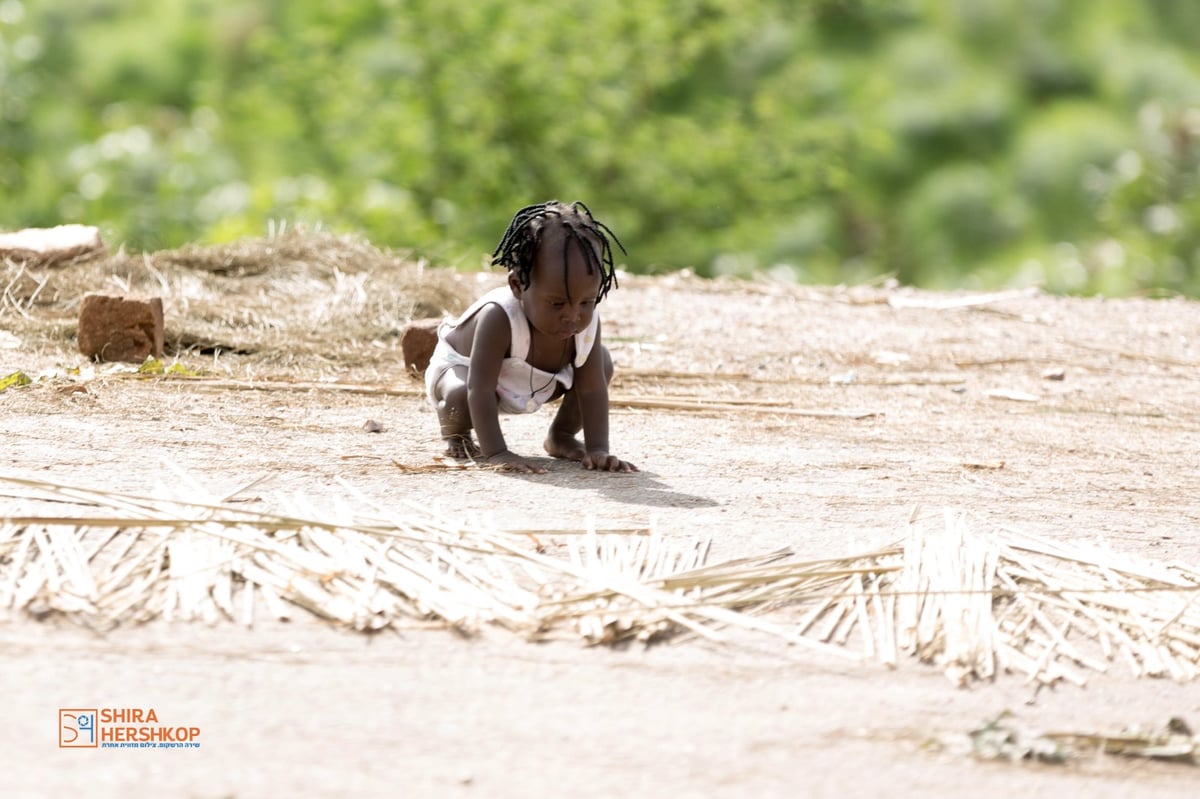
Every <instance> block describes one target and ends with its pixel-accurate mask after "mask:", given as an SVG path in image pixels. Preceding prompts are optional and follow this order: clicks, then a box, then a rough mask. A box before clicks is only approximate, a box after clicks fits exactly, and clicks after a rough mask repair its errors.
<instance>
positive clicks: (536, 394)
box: [426, 285, 600, 413]
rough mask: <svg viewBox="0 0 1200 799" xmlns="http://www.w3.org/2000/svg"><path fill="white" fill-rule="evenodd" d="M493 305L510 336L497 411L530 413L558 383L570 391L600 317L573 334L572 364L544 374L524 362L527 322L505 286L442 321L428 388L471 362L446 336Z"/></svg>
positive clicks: (544, 400)
mask: <svg viewBox="0 0 1200 799" xmlns="http://www.w3.org/2000/svg"><path fill="white" fill-rule="evenodd" d="M493 303H494V304H496V305H499V306H500V307H501V308H503V309H504V313H505V314H506V315H507V316H508V326H509V329H510V330H511V333H512V343H511V344H509V348H508V357H506V358H505V359H504V362H503V363H502V364H501V365H500V377H499V379H498V380H497V382H496V396H497V398H498V399H499V402H500V410H501V411H502V412H504V413H533V412H534V411H536V410H537V409H538V408H540V407H542V405H543V404H545V403H546V401H548V400H549V399H550V397H551V396H553V394H554V390H555V383H561V384H562V387H563V389H564V390H567V389H570V388H571V386H572V385H573V384H574V382H575V367H577V366H583V364H584V363H585V362H586V361H587V359H588V356H589V355H590V354H591V352H592V347H593V345H594V344H595V343H596V330H597V329H598V328H599V326H600V315H599V314H592V320H591V322H590V323H588V326H587V328H586V329H584V331H583V332H582V333H576V334H575V358H574V361H573V362H572V363H569V364H567V365H566V366H564V367H563V368H562V369H560V370H559V371H557V372H546V371H544V370H542V369H538V368H537V367H535V366H533V365H531V364H530V363H529V362H528V361H526V360H525V359H526V358H527V357H529V343H530V333H529V321H528V320H527V319H526V318H525V312H524V311H523V310H521V301H520V300H518V299H517V298H516V297H514V296H513V293H512V289H511V288H509V287H508V286H507V285H504V286H501V287H499V288H497V289H494V290H492V291H489V292H488V293H487V294H484V295H483V296H482V297H480V298H479V299H478V300H476V301H475V303H474V304H473V305H471V307H470V308H468V309H467V310H466V312H464V313H463V315H462V316H460V317H458V318H457V319H453V320H450V319H447V320H446V321H444V322H442V324H441V326H440V327H439V328H438V345H437V350H436V351H435V352H434V354H433V359H432V360H431V361H430V364H429V368H428V369H427V371H426V381H427V384H428V385H430V386H433V385H436V383H437V381H438V379H440V378H441V375H442V374H443V373H445V371H446V369H448V368H450V367H451V366H455V365H460V364H461V365H468V366H469V365H470V360H471V359H470V358H468V357H466V356H464V355H462V354H461V353H459V352H457V351H456V350H455V349H454V348H453V347H451V346H450V344H449V342H447V341H446V335H447V334H448V333H449V332H450V331H451V330H453V329H454V328H456V327H458V326H459V325H461V324H462V323H463V322H465V321H467V320H468V319H470V318H471V317H472V316H474V315H475V314H476V313H478V312H479V309H481V308H483V307H484V306H485V305H490V304H493ZM456 356H457V357H456Z"/></svg>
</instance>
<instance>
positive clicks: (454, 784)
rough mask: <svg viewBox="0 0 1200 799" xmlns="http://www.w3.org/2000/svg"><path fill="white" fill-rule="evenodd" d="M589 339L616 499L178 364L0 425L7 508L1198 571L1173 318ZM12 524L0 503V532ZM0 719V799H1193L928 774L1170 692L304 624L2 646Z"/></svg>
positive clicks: (395, 366) (771, 328) (278, 386)
mask: <svg viewBox="0 0 1200 799" xmlns="http://www.w3.org/2000/svg"><path fill="white" fill-rule="evenodd" d="M498 280H499V277H498V276H496V275H485V276H482V277H481V278H480V279H479V281H478V286H479V287H480V288H482V287H485V286H486V285H487V284H489V282H498ZM229 301H230V302H231V303H233V302H236V301H237V298H236V297H231V298H230V300H229ZM171 313H172V304H171V303H170V302H168V318H169V317H170V315H171ZM601 314H602V318H603V324H604V335H605V338H606V340H607V343H608V346H609V347H610V349H611V351H612V354H613V357H614V360H615V362H616V365H617V370H618V375H617V377H616V379H615V382H614V385H613V387H612V395H613V405H614V407H613V410H612V418H611V428H612V448H613V451H614V452H615V453H616V454H618V455H619V456H620V457H622V458H625V459H627V460H630V461H632V462H634V463H635V464H637V465H638V466H639V467H640V468H641V469H642V471H641V472H639V473H637V474H629V475H621V474H595V473H589V472H585V471H583V470H581V469H580V468H579V467H577V466H575V465H573V464H568V463H562V462H553V461H550V460H549V459H544V462H545V465H546V466H547V467H548V469H549V473H548V474H545V475H540V476H515V475H509V474H503V473H498V472H494V471H489V470H479V469H472V470H460V471H452V470H441V469H425V468H421V467H425V466H428V465H430V464H431V463H434V461H433V458H434V456H435V455H437V454H438V451H439V442H438V440H437V436H436V422H435V417H434V415H433V413H432V412H431V411H430V410H429V409H427V407H426V406H425V405H424V402H423V399H422V397H421V396H420V392H419V388H418V384H417V383H416V381H414V380H412V379H411V378H409V377H408V376H406V375H405V374H404V371H403V362H402V359H401V356H400V354H399V349H398V344H397V342H396V340H395V339H394V338H393V339H390V340H387V341H383V342H376V343H375V344H374V345H370V347H369V352H368V355H367V356H365V357H363V358H362V359H360V360H359V361H358V362H356V363H353V364H351V365H349V366H345V367H344V368H343V367H339V366H338V365H337V364H333V365H326V366H324V367H322V368H321V369H320V370H319V371H320V373H321V379H322V380H325V381H327V382H325V383H321V382H319V381H317V380H313V379H311V375H309V374H307V373H304V372H303V370H301V369H299V368H298V367H297V366H295V364H287V363H282V362H278V361H276V362H271V363H256V362H254V361H253V360H251V359H248V360H246V361H245V362H239V361H238V360H237V359H236V358H227V359H226V360H225V361H223V362H222V361H220V359H214V357H213V356H212V355H201V354H194V353H192V354H189V353H184V354H181V355H179V356H178V357H179V361H180V362H181V363H184V364H185V365H188V366H189V367H192V368H207V369H210V370H212V371H213V372H219V371H220V369H227V370H229V369H232V373H230V374H227V375H225V377H223V378H222V379H211V380H204V379H201V380H172V379H165V378H152V379H131V378H130V377H128V376H125V375H115V374H113V375H104V374H101V375H99V376H97V377H96V378H95V379H93V380H90V381H88V382H87V383H86V384H84V385H83V387H82V388H81V387H78V386H76V384H74V383H70V382H66V381H63V380H55V379H51V380H47V381H43V382H41V383H35V384H34V385H31V386H27V387H24V388H20V389H10V390H8V391H5V392H4V393H2V394H0V431H2V433H3V441H4V445H5V450H6V452H5V456H6V457H5V460H6V463H5V466H4V467H3V472H4V473H5V474H9V475H18V476H31V477H37V478H39V479H49V480H55V481H59V482H63V483H68V484H72V485H85V486H89V487H102V488H107V489H112V490H124V491H130V492H137V493H146V492H149V491H151V490H153V489H154V487H155V485H156V484H158V483H160V482H166V483H170V482H171V481H173V480H177V479H178V478H177V477H175V476H173V473H172V472H171V471H169V470H167V469H166V468H165V467H164V465H163V464H164V463H166V462H169V463H171V464H174V465H175V466H177V467H179V468H180V469H182V470H183V471H184V472H186V473H187V474H189V475H191V476H193V477H194V478H195V479H196V480H198V481H199V482H200V483H202V484H204V485H205V486H208V487H210V488H211V489H212V490H213V491H215V492H217V493H232V492H235V491H238V490H239V489H241V488H243V487H244V486H247V485H249V484H251V483H254V482H255V481H257V480H259V479H260V478H263V477H264V476H265V477H267V478H268V479H267V480H266V481H265V482H262V483H258V484H257V485H255V486H254V487H253V488H252V489H250V490H249V491H248V492H246V493H244V494H242V496H241V498H242V499H243V500H247V499H248V500H250V501H252V502H254V503H255V505H256V506H259V507H264V508H270V507H274V506H277V505H286V502H287V497H288V496H289V495H290V494H293V493H301V494H304V495H307V496H308V497H310V498H312V499H314V500H317V501H318V502H319V501H320V500H322V499H323V498H329V499H330V500H331V501H332V500H333V499H335V498H338V497H342V496H345V488H344V486H343V484H342V483H341V482H339V481H345V482H346V483H349V484H351V485H353V486H354V487H356V488H357V489H359V490H361V491H363V492H365V493H366V494H368V495H369V496H371V497H373V498H374V499H375V500H377V501H379V502H382V503H385V504H386V503H388V502H393V501H394V502H399V501H416V502H419V503H421V504H422V505H425V506H427V507H430V508H432V509H436V510H437V512H439V513H442V514H457V513H462V514H476V513H478V514H490V516H491V517H492V518H494V520H495V523H496V524H497V525H498V526H500V527H504V528H523V527H528V526H536V527H541V528H545V527H566V528H571V529H577V528H579V527H581V526H582V525H584V524H585V522H586V519H587V517H589V516H594V517H595V519H596V523H597V524H598V525H599V526H601V527H620V526H644V525H654V526H655V527H656V528H657V529H658V530H660V531H661V532H662V533H663V534H665V535H666V536H668V537H670V538H672V539H698V538H701V537H706V536H711V537H712V538H713V553H712V556H711V557H712V559H725V558H731V557H736V556H739V555H749V554H758V553H763V552H767V551H770V550H773V549H776V548H778V547H781V546H784V545H787V546H790V547H791V548H792V549H793V550H794V551H795V552H796V555H797V557H800V558H821V557H833V556H841V555H849V554H855V553H858V552H864V551H868V550H870V549H871V548H872V547H876V546H879V545H883V544H886V543H888V542H890V541H892V540H894V539H895V538H896V537H897V536H898V534H899V531H900V530H901V528H902V527H903V525H904V524H905V522H906V521H907V520H908V519H909V518H910V517H911V516H913V515H914V514H916V515H918V516H920V515H925V514H934V515H936V514H941V513H942V512H943V510H944V509H946V508H958V509H964V510H966V511H968V512H969V514H970V519H971V524H972V526H973V527H976V528H978V529H979V530H981V531H987V530H999V529H1004V528H1019V529H1022V530H1028V531H1030V532H1035V533H1040V534H1043V535H1046V536H1050V537H1053V538H1060V539H1089V540H1100V541H1103V542H1105V543H1106V544H1107V545H1108V546H1110V547H1111V548H1112V549H1113V550H1115V551H1117V552H1119V553H1127V554H1129V555H1130V556H1136V557H1138V558H1146V559H1179V560H1183V561H1185V562H1189V563H1193V564H1195V563H1196V562H1197V560H1198V559H1200V555H1198V554H1197V551H1198V546H1200V402H1198V400H1197V390H1196V385H1197V379H1198V377H1200V372H1198V368H1200V305H1198V304H1197V303H1195V302H1192V301H1185V300H1182V299H1164V300H1158V299H1120V300H1111V299H1107V300H1106V299H1070V298H1060V297H1051V296H1047V295H1044V294H1041V293H1038V292H1009V293H1004V294H1001V295H979V294H966V293H962V294H945V293H928V292H918V291H913V290H908V289H903V288H895V287H887V286H882V287H855V288H822V287H815V288H814V287H795V286H783V285H775V284H770V283H737V282H709V281H703V280H700V279H697V278H693V277H689V276H687V275H684V274H681V275H674V276H663V277H632V276H629V277H624V278H622V280H621V283H620V288H619V289H617V290H615V291H614V292H613V293H612V294H611V295H610V296H609V298H608V299H607V300H606V301H605V302H604V303H603V305H602V306H601ZM11 319H12V316H11V315H10V316H9V317H8V319H6V318H4V317H0V323H4V322H6V321H11ZM0 327H3V324H0ZM0 339H2V340H3V341H6V342H8V343H7V344H5V347H6V348H4V349H0V375H4V374H8V373H10V372H12V371H15V370H17V369H21V370H24V371H26V372H27V373H29V374H31V375H33V374H35V373H37V372H38V371H40V370H45V369H53V368H56V367H62V366H64V365H67V366H77V365H80V364H81V363H82V359H81V358H80V356H78V355H77V354H75V353H73V352H72V350H71V347H70V346H69V343H64V344H63V346H61V347H59V348H55V347H49V346H39V347H36V348H33V347H29V346H26V345H23V344H22V341H21V336H20V334H19V331H18V333H10V334H9V335H8V337H7V338H4V337H0ZM226 378H236V379H226ZM289 384H290V385H289ZM350 388H354V389H356V390H350ZM688 398H690V399H692V400H703V401H706V402H709V403H715V404H716V405H715V407H714V408H711V409H701V410H698V409H694V408H688V407H685V405H686V402H685V400H686V399H688ZM656 405H657V406H658V407H655V406H656ZM549 418H550V417H549V413H548V412H545V411H543V412H542V413H540V414H536V415H533V416H529V417H511V418H506V419H505V421H504V425H505V435H506V437H507V440H508V442H509V445H510V447H511V448H512V449H514V451H517V452H520V453H522V454H528V455H535V454H537V453H538V452H539V447H540V442H541V439H542V435H543V433H544V428H545V425H546V424H548V422H549ZM367 420H374V421H376V422H378V423H380V424H382V426H383V431H382V432H379V433H369V432H366V431H365V430H364V423H365V422H366V421H367ZM401 467H407V468H401ZM27 511H28V508H27V507H25V505H24V504H23V501H22V500H18V499H15V498H13V497H3V496H0V516H2V515H14V514H16V513H23V512H27ZM0 685H3V695H4V710H5V713H4V723H3V724H2V725H0V764H2V766H3V769H2V771H0V773H2V774H3V775H4V776H3V777H2V778H0V781H2V783H3V786H4V787H3V789H2V790H0V793H3V795H4V796H6V797H14V798H15V797H48V796H66V795H87V796H89V797H108V796H112V797H117V796H128V795H147V796H181V797H205V798H206V799H207V798H214V799H215V797H238V799H245V798H246V797H269V796H270V797H273V796H284V795H294V796H314V797H342V796H361V797H369V796H380V797H383V796H388V797H391V796H413V797H417V796H437V797H443V796H445V797H454V796H477V797H524V796H531V795H543V796H570V797H578V798H579V799H590V798H591V797H609V796H613V797H615V796H675V797H693V796H694V797H712V796H729V797H735V796H736V797H743V796H764V797H765V796H780V797H783V796H789V797H790V796H871V795H887V796H890V797H918V796H920V797H927V796H947V797H950V796H964V795H973V796H1005V797H1007V796H1025V797H1042V796H1045V797H1057V796H1060V795H1064V794H1070V795H1080V796H1089V797H1125V796H1131V795H1136V796H1139V797H1168V796H1178V797H1184V796H1187V797H1193V796H1195V795H1196V793H1197V790H1196V786H1197V785H1198V784H1200V781H1198V780H1200V775H1198V773H1197V772H1196V770H1195V768H1194V767H1189V766H1186V765H1179V764H1164V763H1159V762H1150V761H1143V760H1123V759H1118V758H1111V757H1106V758H1095V759H1091V758H1089V759H1085V760H1083V761H1078V762H1072V763H1069V764H1066V765H1059V766H1050V765H1037V764H1030V763H1016V764H1010V763H998V762H990V761H989V762H985V761H980V760H976V759H974V758H972V757H970V756H969V755H967V754H965V753H963V752H959V751H956V750H954V749H953V748H952V747H951V748H947V747H945V746H937V745H935V742H937V741H939V740H948V739H950V738H961V736H962V735H963V734H965V733H966V732H967V731H969V730H971V729H973V728H975V727H977V726H978V725H979V723H980V722H981V721H982V720H984V719H987V718H992V717H994V716H996V715H997V714H998V713H1000V712H1001V711H1004V710H1009V711H1012V712H1013V713H1015V714H1016V716H1017V718H1019V719H1020V721H1021V722H1022V723H1025V724H1027V725H1029V726H1031V727H1034V728H1038V729H1043V730H1077V731H1091V732H1101V731H1111V732H1115V731H1117V730H1120V729H1122V728H1126V727H1130V726H1142V727H1147V726H1152V727H1154V726H1161V725H1162V724H1163V723H1165V721H1166V720H1167V719H1168V718H1169V717H1172V716H1179V717H1182V718H1184V719H1186V720H1189V721H1190V722H1191V723H1192V726H1193V727H1196V726H1198V725H1200V690H1197V686H1195V685H1194V684H1192V685H1179V684H1176V683H1173V682H1171V681H1167V680H1148V679H1141V680H1138V679H1133V678H1132V677H1131V676H1129V675H1128V674H1127V673H1126V672H1124V671H1123V670H1122V669H1121V668H1119V667H1114V668H1113V669H1112V671H1111V672H1110V673H1108V674H1105V675H1098V676H1094V677H1093V678H1092V679H1091V680H1090V683H1089V685H1088V686H1087V687H1086V688H1083V689H1081V688H1075V687H1072V686H1062V687H1059V688H1057V689H1055V690H1046V691H1042V692H1040V693H1035V692H1034V691H1033V690H1032V688H1031V687H1030V686H1029V685H1026V684H1025V683H1024V679H1023V677H1022V676H1020V675H1008V676H1005V677H1002V678H1000V679H999V680H997V681H996V682H995V683H991V684H983V685H977V686H975V687H973V688H970V689H959V688H955V687H954V686H953V685H952V684H951V683H950V682H949V681H948V680H947V679H946V678H945V677H944V676H943V675H942V674H940V673H939V672H938V671H937V670H936V669H933V668H931V667H929V666H925V665H922V664H919V663H915V662H905V663H901V664H900V666H899V668H897V669H894V670H889V669H887V668H884V667H882V666H878V665H871V664H867V665H852V664H847V663H846V662H843V661H841V660H839V659H835V658H830V657H828V656H823V655H818V654H814V653H812V652H809V651H802V650H798V649H794V648H789V647H788V646H786V645H785V644H782V643H780V642H778V641H776V640H773V639H767V638H756V637H753V636H750V635H748V634H739V635H737V636H735V639H734V643H732V644H729V645H725V646H721V645H716V644H708V643H704V642H698V641H695V640H691V641H683V642H679V643H667V644H664V645H660V646H657V647H654V648H651V649H642V648H639V647H630V648H625V649H619V650H610V649H604V648H585V647H583V646H581V645H579V644H571V643H553V644H544V645H535V644H529V643H525V642H523V641H521V640H518V639H516V638H514V637H513V636H511V635H509V634H507V633H505V632H503V631H499V630H489V631H486V632H485V633H484V634H483V635H482V636H480V637H479V638H478V639H474V640H464V639H462V638H459V637H457V636H454V635H452V634H450V633H448V632H445V631H437V630H431V631H405V632H403V633H402V634H390V633H389V634H383V635H377V636H373V637H367V636H363V635H360V634H356V633H352V632H346V631H341V630H336V629H332V628H329V627H328V626H326V625H324V624H322V623H318V622H316V621H305V620H303V619H301V620H297V621H293V622H291V623H288V624H284V623H264V624H259V625H257V626H256V627H255V628H254V629H252V630H246V629H243V628H240V627H237V626H235V625H233V624H222V625H218V626H215V627H207V626H204V625H200V624H173V625H168V624H165V623H152V624H149V625H146V626H142V627H131V628H121V629H118V630H116V631H114V632H111V633H109V634H107V635H104V636H97V635H94V634H92V633H88V632H85V631H83V630H82V629H80V628H78V627H75V626H73V625H72V624H70V623H69V622H67V621H64V620H55V619H48V620H45V621H41V622H38V621H33V620H31V619H28V618H24V617H21V618H10V619H6V620H4V621H0ZM61 707H101V708H103V707H113V708H118V707H153V708H155V709H156V712H157V713H158V715H159V716H160V718H170V719H173V720H178V722H179V723H180V724H189V725H192V724H194V725H198V726H200V727H202V729H203V736H202V738H201V741H202V746H201V748H200V749H198V750H193V751H179V750H172V751H162V750H153V749H152V750H133V751H130V750H118V751H113V750H94V751H86V752H82V751H76V750H70V749H59V748H58V747H57V740H56V737H55V727H56V722H57V710H58V709H59V708H61Z"/></svg>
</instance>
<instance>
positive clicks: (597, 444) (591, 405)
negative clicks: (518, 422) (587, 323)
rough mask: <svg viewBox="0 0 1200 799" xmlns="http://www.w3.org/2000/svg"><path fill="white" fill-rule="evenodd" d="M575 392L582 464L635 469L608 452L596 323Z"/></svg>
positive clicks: (605, 395)
mask: <svg viewBox="0 0 1200 799" xmlns="http://www.w3.org/2000/svg"><path fill="white" fill-rule="evenodd" d="M573 387H574V389H575V393H576V394H577V395H578V397H579V410H580V414H581V416H582V417H583V447H584V451H585V452H584V456H583V461H582V463H583V467H584V468H585V469H597V470H599V471H602V472H636V471H637V470H638V469H637V467H636V466H634V465H633V464H632V463H629V462H627V461H623V460H621V459H620V458H618V457H617V456H616V455H610V454H609V452H608V376H607V375H605V373H604V346H603V344H602V343H601V339H600V323H599V321H597V323H596V342H595V343H594V344H593V345H592V351H591V353H589V354H588V359H587V360H586V361H584V363H583V366H580V367H579V368H578V369H576V370H575V384H574V386H573Z"/></svg>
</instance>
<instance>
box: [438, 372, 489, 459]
mask: <svg viewBox="0 0 1200 799" xmlns="http://www.w3.org/2000/svg"><path fill="white" fill-rule="evenodd" d="M433 395H434V397H435V398H436V399H437V415H438V423H439V424H440V425H441V428H442V438H443V439H445V441H446V454H447V455H449V456H450V457H452V458H458V459H459V460H463V459H466V458H477V457H479V447H478V446H477V445H476V444H475V442H474V440H472V438H471V411H470V407H469V406H468V405H467V367H465V366H452V367H450V368H449V369H447V370H446V372H445V374H443V375H442V376H441V377H440V378H439V379H438V381H437V384H436V385H435V386H434V389H433Z"/></svg>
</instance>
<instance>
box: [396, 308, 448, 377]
mask: <svg viewBox="0 0 1200 799" xmlns="http://www.w3.org/2000/svg"><path fill="white" fill-rule="evenodd" d="M441 323H442V320H441V319H416V320H414V321H412V322H409V323H408V326H407V327H405V328H404V332H403V333H402V334H401V335H400V349H401V350H402V351H403V352H404V365H405V367H407V368H408V371H409V372H411V373H413V374H424V372H425V367H427V366H429V359H430V358H432V357H433V350H434V348H435V347H436V346H437V341H438V336H437V331H438V326H439V325H440V324H441Z"/></svg>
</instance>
